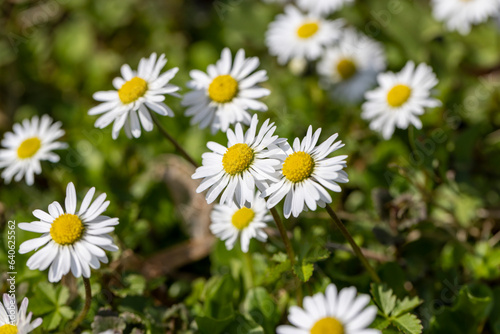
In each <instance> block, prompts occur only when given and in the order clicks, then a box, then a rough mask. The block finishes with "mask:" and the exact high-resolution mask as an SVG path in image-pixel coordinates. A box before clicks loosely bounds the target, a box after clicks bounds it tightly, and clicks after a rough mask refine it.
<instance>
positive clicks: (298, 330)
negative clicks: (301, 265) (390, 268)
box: [276, 284, 381, 334]
mask: <svg viewBox="0 0 500 334" xmlns="http://www.w3.org/2000/svg"><path fill="white" fill-rule="evenodd" d="M356 294H357V291H356V288H355V287H353V286H352V287H349V288H344V289H342V290H340V291H338V292H337V287H336V286H335V284H330V285H328V287H327V288H326V292H325V294H322V293H317V294H315V295H314V296H312V297H305V298H304V302H303V304H304V308H300V307H298V306H292V307H290V313H289V314H288V321H289V322H290V324H292V326H289V325H283V326H279V327H278V328H277V329H276V333H278V334H323V333H330V334H380V333H381V332H380V331H379V330H376V329H369V328H367V327H368V326H369V325H370V324H371V323H373V321H374V320H375V317H376V316H377V307H376V306H373V305H371V306H367V305H368V303H369V302H370V296H368V295H365V294H360V295H358V296H357V295H356Z"/></svg>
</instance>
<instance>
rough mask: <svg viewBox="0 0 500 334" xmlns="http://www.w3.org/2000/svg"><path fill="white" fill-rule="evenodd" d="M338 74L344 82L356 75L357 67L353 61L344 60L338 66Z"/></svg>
mask: <svg viewBox="0 0 500 334" xmlns="http://www.w3.org/2000/svg"><path fill="white" fill-rule="evenodd" d="M337 72H338V73H339V74H340V76H341V77H342V80H347V79H349V78H351V77H352V76H353V75H354V74H356V65H355V64H354V62H353V61H352V60H349V59H342V60H341V61H339V62H338V64H337Z"/></svg>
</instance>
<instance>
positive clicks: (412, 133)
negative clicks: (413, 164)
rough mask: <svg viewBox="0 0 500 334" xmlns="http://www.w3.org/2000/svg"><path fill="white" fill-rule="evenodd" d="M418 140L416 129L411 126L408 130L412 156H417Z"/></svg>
mask: <svg viewBox="0 0 500 334" xmlns="http://www.w3.org/2000/svg"><path fill="white" fill-rule="evenodd" d="M416 140H417V139H416V138H415V128H414V127H413V126H410V127H409V128H408V142H409V144H410V148H411V153H412V154H415V153H416V152H417V147H416V146H415V141H416Z"/></svg>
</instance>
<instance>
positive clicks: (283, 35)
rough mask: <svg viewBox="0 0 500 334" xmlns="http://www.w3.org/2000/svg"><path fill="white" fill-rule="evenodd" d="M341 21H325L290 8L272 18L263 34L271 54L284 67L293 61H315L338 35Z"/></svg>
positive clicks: (319, 17) (315, 15)
mask: <svg viewBox="0 0 500 334" xmlns="http://www.w3.org/2000/svg"><path fill="white" fill-rule="evenodd" d="M343 25H344V23H343V21H342V20H335V21H329V20H325V19H323V18H321V16H319V15H317V14H313V13H310V14H303V13H302V12H301V11H300V10H298V9H297V8H296V7H294V6H291V5H289V6H287V7H286V8H285V13H284V14H280V15H278V16H277V17H276V19H275V20H274V22H272V23H271V24H270V25H269V29H268V30H267V33H266V44H267V46H268V48H269V52H270V53H271V55H274V56H278V62H279V63H280V64H285V63H286V62H288V61H290V60H291V59H294V58H299V59H300V58H305V59H307V60H316V59H318V58H319V57H320V56H321V53H322V51H323V47H325V46H328V45H331V44H333V43H334V42H335V41H336V40H337V39H338V38H339V36H340V32H341V29H340V28H341V27H342V26H343Z"/></svg>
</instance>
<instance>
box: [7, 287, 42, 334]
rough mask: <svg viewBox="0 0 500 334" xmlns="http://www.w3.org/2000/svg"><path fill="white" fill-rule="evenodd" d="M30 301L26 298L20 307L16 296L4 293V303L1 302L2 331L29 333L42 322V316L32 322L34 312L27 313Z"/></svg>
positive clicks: (12, 333) (19, 333) (14, 333)
mask: <svg viewBox="0 0 500 334" xmlns="http://www.w3.org/2000/svg"><path fill="white" fill-rule="evenodd" d="M28 303H29V302H28V298H24V299H23V301H22V303H21V307H20V308H19V309H18V308H17V303H16V298H15V297H12V296H10V295H8V294H6V293H4V295H3V305H2V304H0V333H2V334H27V333H29V332H31V331H32V330H34V329H35V328H37V327H38V326H40V325H41V324H42V318H36V319H35V320H33V322H32V321H31V317H32V316H33V313H31V312H30V313H28V314H26V312H27V310H28Z"/></svg>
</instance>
